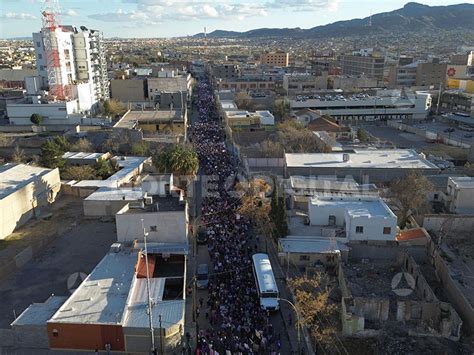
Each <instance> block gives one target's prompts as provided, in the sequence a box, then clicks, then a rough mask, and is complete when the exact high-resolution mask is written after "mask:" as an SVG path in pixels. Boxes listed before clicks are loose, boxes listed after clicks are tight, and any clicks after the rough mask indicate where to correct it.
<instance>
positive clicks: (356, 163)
mask: <svg viewBox="0 0 474 355" xmlns="http://www.w3.org/2000/svg"><path fill="white" fill-rule="evenodd" d="M344 157H346V158H347V161H345V160H344ZM285 160H286V165H287V167H289V168H358V169H361V168H365V169H436V170H438V168H437V167H436V165H434V164H433V163H431V162H429V161H428V160H426V159H425V158H423V157H421V156H420V155H419V154H418V153H417V152H416V151H414V150H411V149H393V150H355V151H354V153H306V154H294V153H291V154H289V153H288V154H285Z"/></svg>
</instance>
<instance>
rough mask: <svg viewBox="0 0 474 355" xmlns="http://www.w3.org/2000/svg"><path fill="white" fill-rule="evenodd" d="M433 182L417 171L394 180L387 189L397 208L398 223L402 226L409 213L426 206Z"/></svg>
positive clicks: (418, 210) (418, 211)
mask: <svg viewBox="0 0 474 355" xmlns="http://www.w3.org/2000/svg"><path fill="white" fill-rule="evenodd" d="M433 189H434V186H433V184H432V183H431V182H430V181H429V180H428V179H427V178H426V176H423V175H421V174H420V173H418V172H414V171H412V172H410V173H409V174H408V175H407V176H405V177H403V178H401V179H399V180H397V181H395V182H394V183H393V184H392V186H391V187H390V190H389V196H390V197H391V198H392V201H393V203H394V204H396V205H397V207H398V209H399V215H398V224H399V226H400V228H404V227H405V225H406V222H407V220H408V217H410V215H412V214H413V215H414V214H418V213H420V212H422V210H423V209H426V207H427V195H428V193H429V192H430V191H433Z"/></svg>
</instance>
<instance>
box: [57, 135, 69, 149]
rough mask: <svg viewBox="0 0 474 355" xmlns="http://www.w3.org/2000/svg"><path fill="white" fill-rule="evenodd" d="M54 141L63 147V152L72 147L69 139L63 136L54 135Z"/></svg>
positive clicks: (60, 147)
mask: <svg viewBox="0 0 474 355" xmlns="http://www.w3.org/2000/svg"><path fill="white" fill-rule="evenodd" d="M53 142H54V144H56V145H57V146H58V147H59V149H61V150H62V151H63V152H67V151H68V150H70V149H71V145H70V144H69V142H68V141H67V139H66V138H64V137H63V136H56V137H54V139H53Z"/></svg>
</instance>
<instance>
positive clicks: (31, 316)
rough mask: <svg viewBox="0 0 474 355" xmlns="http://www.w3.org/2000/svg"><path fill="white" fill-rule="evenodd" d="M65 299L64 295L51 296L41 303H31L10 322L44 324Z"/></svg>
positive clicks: (14, 323)
mask: <svg viewBox="0 0 474 355" xmlns="http://www.w3.org/2000/svg"><path fill="white" fill-rule="evenodd" d="M66 300H67V297H65V296H51V297H49V298H48V299H47V300H46V301H45V302H43V303H33V304H31V305H30V306H29V307H28V308H27V309H25V310H24V311H23V313H21V314H20V316H19V317H18V318H17V319H15V321H14V322H13V323H12V325H13V326H16V325H40V326H42V325H44V324H45V323H46V322H47V321H48V319H50V318H51V317H52V316H53V315H54V313H56V311H57V310H58V309H59V307H61V305H62V304H63V303H64V302H65V301H66Z"/></svg>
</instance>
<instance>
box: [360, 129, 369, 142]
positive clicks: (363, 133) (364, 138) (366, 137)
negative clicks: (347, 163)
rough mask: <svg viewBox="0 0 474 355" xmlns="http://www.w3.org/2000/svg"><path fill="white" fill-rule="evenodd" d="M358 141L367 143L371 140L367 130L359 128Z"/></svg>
mask: <svg viewBox="0 0 474 355" xmlns="http://www.w3.org/2000/svg"><path fill="white" fill-rule="evenodd" d="M357 139H358V140H359V141H361V142H362V143H365V142H367V141H368V140H369V135H368V134H367V132H366V130H365V129H363V128H359V129H358V130H357Z"/></svg>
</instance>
